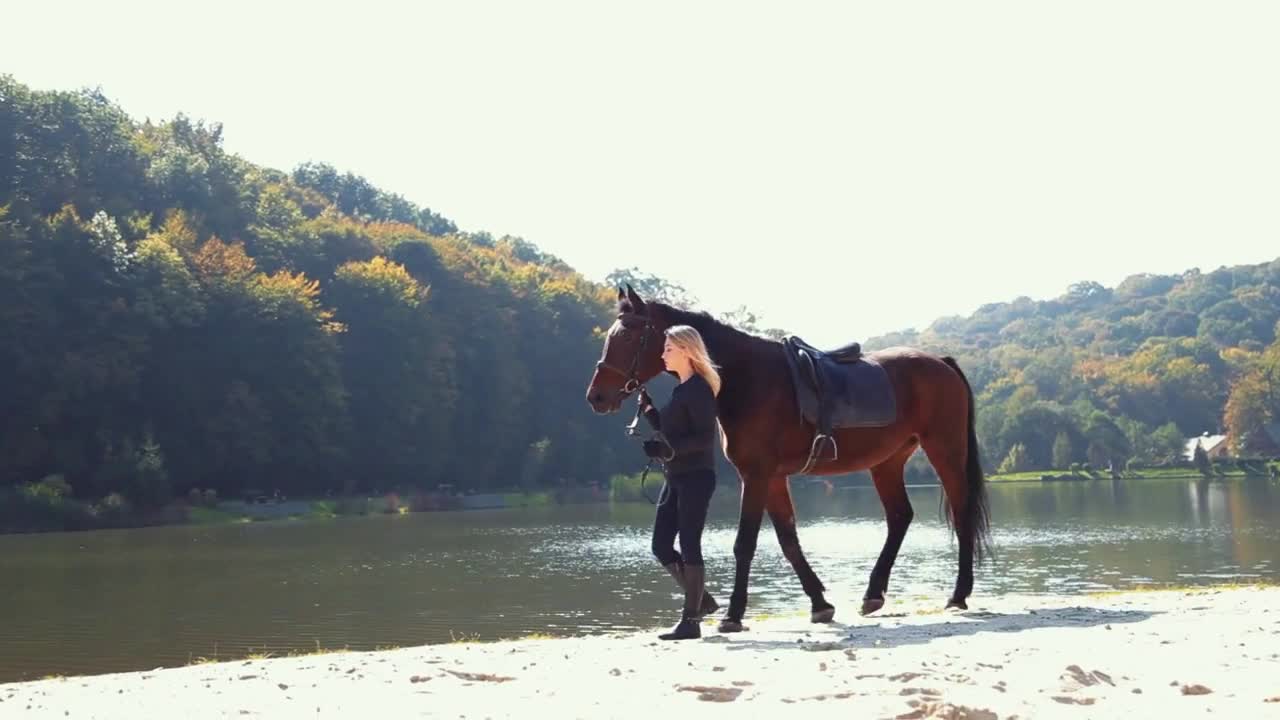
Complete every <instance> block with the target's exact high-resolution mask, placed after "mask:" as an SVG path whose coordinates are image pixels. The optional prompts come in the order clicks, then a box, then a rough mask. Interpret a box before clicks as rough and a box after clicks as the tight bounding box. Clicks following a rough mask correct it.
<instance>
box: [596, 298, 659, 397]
mask: <svg viewBox="0 0 1280 720" xmlns="http://www.w3.org/2000/svg"><path fill="white" fill-rule="evenodd" d="M629 317H644V327H643V328H641V331H640V346H639V347H637V348H636V353H635V355H634V356H633V357H632V358H631V367H629V368H627V369H626V370H623V369H622V368H620V367H618V366H617V365H614V364H612V363H610V362H608V361H607V360H605V359H604V358H601V359H600V360H599V361H598V362H596V370H597V371H599V370H608V371H610V372H612V373H615V374H616V375H618V376H619V377H621V378H623V380H624V381H625V382H623V384H622V387H621V388H619V389H618V391H617V395H616V396H614V400H615V401H622V400H623V399H624V398H626V397H627V396H628V395H630V394H631V393H633V392H635V391H637V390H639V389H641V388H643V387H644V383H642V382H640V375H639V370H640V358H641V357H642V356H643V355H644V349H645V347H646V346H647V345H648V344H649V335H650V334H652V333H653V331H654V328H653V321H652V320H651V319H650V318H649V317H648V316H647V315H645V316H637V315H630V316H629ZM627 318H628V316H626V315H619V316H618V320H619V321H621V322H622V326H623V327H625V328H627V329H631V328H632V327H634V326H633V325H628V324H627V322H626V320H627Z"/></svg>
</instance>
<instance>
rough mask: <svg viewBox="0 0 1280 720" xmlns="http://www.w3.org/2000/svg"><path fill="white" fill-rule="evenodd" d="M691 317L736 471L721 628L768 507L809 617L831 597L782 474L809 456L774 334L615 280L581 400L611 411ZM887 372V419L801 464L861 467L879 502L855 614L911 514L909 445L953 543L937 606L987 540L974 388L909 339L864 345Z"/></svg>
mask: <svg viewBox="0 0 1280 720" xmlns="http://www.w3.org/2000/svg"><path fill="white" fill-rule="evenodd" d="M681 324H683V325H690V326H692V327H694V328H695V329H697V330H698V332H699V333H701V335H702V337H703V340H704V342H705V343H706V345H707V349H708V350H709V352H710V354H711V357H712V360H713V361H714V362H715V363H716V364H717V365H718V366H719V367H720V375H721V379H722V383H723V384H722V389H721V391H720V394H719V396H718V398H717V401H716V403H717V410H718V413H719V418H720V424H721V427H722V429H723V431H724V432H723V442H724V452H725V456H726V457H727V458H728V459H729V462H731V463H732V464H733V466H734V467H735V468H736V469H737V471H738V474H739V476H740V477H741V482H742V486H741V487H742V496H741V506H740V511H739V519H738V534H737V538H736V540H735V542H734V544H733V555H734V559H735V561H736V568H735V573H734V582H733V593H732V594H731V596H730V598H729V609H728V611H727V612H726V614H725V617H724V619H723V620H722V621H721V623H720V631H721V632H736V631H740V630H742V629H743V625H742V618H743V615H744V614H745V613H746V608H747V579H748V576H749V575H750V572H751V561H752V559H753V558H754V556H755V550H756V541H757V538H758V536H759V533H760V525H761V522H762V521H763V519H764V513H765V512H766V511H767V512H768V513H769V517H770V519H771V520H772V522H773V527H774V531H775V532H776V534H777V537H778V543H779V544H780V545H781V546H782V552H783V555H785V556H786V558H787V560H788V561H789V562H790V563H791V567H792V568H793V569H794V570H795V573H796V575H797V577H798V578H799V580H800V584H801V586H802V587H803V588H804V591H805V594H806V595H808V596H809V600H810V602H811V612H810V618H811V620H812V621H813V622H830V621H831V619H832V618H833V617H834V615H835V607H834V606H832V605H831V604H830V603H828V602H827V601H826V599H825V598H823V591H824V590H825V588H824V587H823V585H822V582H821V581H820V580H819V579H818V576H817V574H816V573H814V571H813V568H811V567H810V566H809V563H808V561H807V560H806V559H805V556H804V552H803V551H802V550H801V549H800V540H799V537H798V535H797V533H796V517H795V508H794V506H793V504H792V501H791V492H790V488H789V487H788V478H789V476H790V475H793V474H796V473H798V472H799V471H801V470H803V469H805V467H806V465H808V463H809V459H810V451H811V448H812V445H813V438H814V432H815V428H814V426H813V425H812V424H811V423H808V422H805V421H803V420H802V416H801V413H800V409H799V406H798V403H797V400H796V394H795V392H794V390H793V386H792V381H791V378H790V375H789V370H788V366H787V361H786V357H785V356H784V352H787V350H786V349H785V347H784V345H783V343H781V342H779V341H776V340H771V339H768V338H763V337H759V336H755V335H750V334H747V333H744V332H741V331H739V330H737V329H735V328H732V327H730V326H728V325H725V324H723V323H721V322H718V321H717V320H715V319H713V318H712V317H711V316H710V315H708V314H706V313H694V312H688V311H684V310H680V309H677V308H674V307H671V306H669V305H666V304H663V303H659V302H645V301H644V300H642V299H641V298H640V296H639V295H637V294H636V292H635V291H634V290H633V289H632V288H631V286H629V285H628V286H627V288H626V292H625V293H624V292H623V291H622V290H621V289H619V290H618V317H617V320H616V321H615V322H614V323H613V325H612V327H610V328H609V332H608V335H607V336H606V338H605V342H604V350H603V353H602V355H601V359H600V361H599V362H598V363H597V364H596V368H595V371H594V373H593V374H592V376H591V381H590V384H589V385H588V387H587V402H588V403H589V404H590V405H591V407H592V409H593V410H595V411H596V412H597V413H601V414H603V413H612V412H616V411H617V410H619V409H620V408H621V406H622V402H623V400H625V399H626V398H627V397H628V396H629V395H631V394H632V393H634V392H635V391H636V390H638V389H639V388H640V387H641V386H643V384H644V383H645V382H647V381H649V380H650V379H652V378H653V377H655V376H656V375H658V373H660V372H664V367H663V364H662V359H661V353H662V345H663V341H664V337H663V331H664V330H666V329H667V328H669V327H671V326H672V325H681ZM867 357H868V358H871V359H874V360H875V361H877V362H879V363H880V364H881V365H882V366H883V367H884V369H885V370H886V371H887V374H888V377H889V379H890V381H891V384H892V386H893V392H894V396H895V399H896V403H897V409H898V412H897V419H896V420H894V421H893V422H892V423H891V424H889V425H886V426H882V427H854V428H843V429H836V430H835V431H834V432H833V437H834V439H835V443H836V449H837V453H836V455H837V459H835V460H821V461H818V462H817V463H815V464H813V465H812V466H811V467H810V469H809V470H808V474H810V475H834V474H839V473H849V472H854V471H858V470H864V469H870V471H871V477H872V480H873V481H874V482H875V488H876V492H877V493H879V495H880V501H881V503H882V504H883V505H884V512H885V520H886V522H887V524H888V537H887V538H886V539H885V543H884V547H883V548H882V549H881V550H880V557H879V559H878V560H877V561H876V564H875V568H874V569H873V570H872V571H871V578H870V582H869V584H868V585H867V590H866V594H865V595H864V597H863V602H862V614H863V615H866V614H869V613H873V612H875V611H876V610H879V609H880V608H881V607H882V606H883V605H884V593H885V590H886V589H887V588H888V585H889V572H890V570H892V568H893V563H894V560H895V559H896V558H897V555H898V549H899V548H900V547H901V545H902V539H903V537H904V536H905V535H906V532H907V526H909V525H910V524H911V519H912V517H913V516H914V513H913V511H912V509H911V502H910V500H909V499H908V498H907V492H906V486H905V483H904V481H903V467H904V465H905V464H906V462H907V459H908V458H909V457H910V456H911V454H912V453H913V452H914V451H915V449H916V447H917V446H920V447H923V448H924V452H925V454H926V455H927V456H928V458H929V462H930V463H931V464H932V465H933V467H934V469H935V470H936V471H937V473H938V477H939V478H941V480H942V487H943V490H944V492H945V493H946V503H947V506H946V510H947V521H948V523H949V524H950V525H951V527H952V529H953V530H954V532H955V535H956V538H957V539H958V541H959V542H958V544H959V566H960V569H959V572H958V574H957V577H956V584H955V590H954V592H953V593H952V595H951V598H950V599H949V600H948V602H947V607H948V608H953V607H954V608H960V609H967V607H968V606H967V605H966V602H965V601H966V600H967V598H968V597H969V594H970V593H971V592H972V591H973V564H974V560H975V558H976V559H978V560H981V559H982V557H983V555H984V553H985V551H986V550H987V548H988V543H989V537H988V510H987V497H986V489H985V484H984V480H983V474H982V467H981V464H980V463H979V459H978V440H977V436H976V435H975V433H974V421H973V416H974V409H973V391H972V389H971V388H970V387H969V381H968V380H967V379H966V378H965V376H964V373H962V372H961V371H960V367H959V366H958V365H957V364H956V362H955V360H954V359H952V358H951V357H938V356H935V355H931V354H929V353H926V352H922V351H918V350H913V349H909V348H891V349H886V350H882V351H878V352H874V353H869V354H868V355H867Z"/></svg>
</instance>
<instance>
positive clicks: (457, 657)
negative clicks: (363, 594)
mask: <svg viewBox="0 0 1280 720" xmlns="http://www.w3.org/2000/svg"><path fill="white" fill-rule="evenodd" d="M888 600H889V602H888V604H887V605H886V606H885V609H884V610H882V611H881V613H882V614H878V615H875V616H872V617H867V618H864V617H859V616H857V615H854V614H852V611H849V612H848V613H845V614H838V615H837V617H836V622H834V623H832V624H829V625H814V624H811V623H809V622H808V621H807V618H805V617H803V616H801V617H783V618H772V619H764V620H757V621H754V622H753V621H752V619H751V618H750V616H749V617H748V618H747V624H748V626H749V628H750V629H749V630H748V632H745V633H739V634H732V635H722V634H719V633H717V632H716V631H715V626H714V621H711V620H708V621H707V623H706V624H704V625H703V636H702V639H701V640H691V641H683V642H674V643H673V642H662V641H659V640H658V639H657V638H656V633H657V632H660V631H663V630H666V629H667V628H654V629H653V630H652V631H649V632H642V633H623V634H608V635H593V636H587V637H580V638H562V639H522V640H506V641H496V642H484V643H468V642H463V643H450V644H445V645H424V646H416V647H409V648H399V649H393V650H381V651H368V652H347V651H338V652H322V653H319V654H311V655H299V656H294V657H284V658H274V659H261V660H235V661H226V662H218V663H209V664H198V665H189V666H186V667H181V668H171V669H163V670H160V669H158V670H153V671H143V672H128V673H114V674H105V675H90V676H80V677H64V678H56V679H46V680H39V681H32V682H22V683H10V684H2V685H0V716H5V717H10V716H12V717H24V718H55V717H58V718H62V717H72V718H76V717H79V718H85V717H90V718H104V719H105V718H137V717H144V716H148V715H154V714H155V713H156V712H160V713H161V714H163V715H166V716H174V717H176V716H179V715H181V716H183V717H192V718H230V717H270V718H294V717H297V718H304V717H305V718H336V717H351V716H355V715H359V714H367V713H368V712H369V711H370V710H374V709H376V710H377V715H378V717H437V716H449V717H527V716H528V715H529V714H530V713H538V712H540V711H547V712H555V713H557V714H558V715H560V716H568V717H593V718H594V717H646V718H652V717H654V716H655V715H658V716H661V715H662V714H663V713H674V712H695V713H698V716H699V717H701V716H703V715H706V714H710V715H714V716H726V717H727V716H731V715H732V716H741V715H742V714H743V713H745V712H747V711H748V710H749V709H750V708H751V707H752V706H755V707H756V708H758V709H769V710H777V709H786V710H794V711H796V712H798V713H802V714H804V715H806V716H811V715H814V714H817V715H819V716H822V717H826V716H831V717H835V716H841V717H847V716H849V715H850V714H851V713H856V714H857V715H859V716H869V717H875V718H880V717H888V718H904V719H906V718H912V719H914V718H970V719H981V720H1006V719H1007V718H1010V717H1018V718H1040V717H1050V718H1054V717H1063V718H1067V717H1071V718H1101V717H1116V718H1127V717H1152V716H1158V717H1189V716H1198V715H1201V714H1204V713H1206V712H1212V713H1213V714H1218V715H1225V716H1227V717H1257V718H1267V717H1277V718H1280V586H1276V585H1257V586H1225V587H1215V586H1208V587H1204V588H1189V589H1177V590H1172V589H1160V590H1137V591H1122V592H1115V593H1112V592H1104V593H1098V594H1096V595H1088V596H1062V597H1049V596H1012V595H1011V596H996V597H978V596H975V597H974V598H972V599H971V602H970V608H971V609H970V610H969V611H966V612H961V613H953V612H944V611H942V610H941V609H940V608H938V607H935V606H934V604H933V603H931V602H926V601H920V600H901V599H895V598H893V597H890V598H889V599H888ZM843 607H844V608H851V607H853V606H852V605H851V604H849V603H848V602H847V599H846V602H844V603H843ZM744 706H745V707H744ZM11 713H12V715H11Z"/></svg>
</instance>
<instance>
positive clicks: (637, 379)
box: [587, 285, 665, 414]
mask: <svg viewBox="0 0 1280 720" xmlns="http://www.w3.org/2000/svg"><path fill="white" fill-rule="evenodd" d="M662 330H663V328H662V327H660V326H659V324H658V322H657V321H656V319H655V318H654V317H653V308H651V307H650V306H648V305H646V304H645V302H644V301H643V300H641V299H640V296H639V295H637V294H636V291H635V290H632V289H631V286H630V285H627V289H626V292H623V291H622V290H621V289H619V290H618V319H617V320H614V322H613V325H612V326H610V328H609V332H608V334H606V335H605V338H604V350H603V351H602V352H601V354H600V361H599V362H597V363H596V369H595V372H594V373H592V374H591V383H590V384H589V385H587V403H588V404H589V405H591V409H592V410H595V411H596V412H597V413H601V414H604V413H611V412H615V411H617V410H618V409H619V408H621V407H622V401H623V400H625V399H627V396H629V395H631V394H632V393H634V392H635V391H636V390H638V389H639V388H640V386H642V385H644V384H645V383H646V382H648V381H650V380H652V379H653V378H654V376H656V375H657V374H658V373H660V372H662V371H663V370H664V369H665V367H664V365H663V363H662V344H663V341H664V338H663V335H662Z"/></svg>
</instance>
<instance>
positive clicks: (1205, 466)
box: [1191, 441, 1213, 477]
mask: <svg viewBox="0 0 1280 720" xmlns="http://www.w3.org/2000/svg"><path fill="white" fill-rule="evenodd" d="M1191 462H1192V463H1194V464H1195V466H1196V469H1197V470H1199V471H1200V474H1201V475H1204V476H1205V477H1210V476H1211V475H1213V464H1212V463H1211V462H1209V453H1207V452H1205V449H1204V445H1202V444H1200V442H1199V441H1197V442H1196V449H1195V451H1194V452H1193V453H1192V455H1191Z"/></svg>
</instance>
